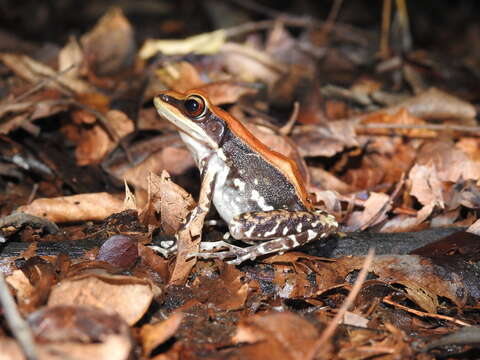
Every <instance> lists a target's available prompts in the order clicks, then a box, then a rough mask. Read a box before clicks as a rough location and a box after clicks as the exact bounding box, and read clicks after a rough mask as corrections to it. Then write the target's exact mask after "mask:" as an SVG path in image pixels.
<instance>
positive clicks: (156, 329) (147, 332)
mask: <svg viewBox="0 0 480 360" xmlns="http://www.w3.org/2000/svg"><path fill="white" fill-rule="evenodd" d="M182 320H183V314H182V313H181V312H176V313H173V314H172V315H170V316H169V317H168V318H167V319H166V320H164V321H159V322H157V323H154V324H146V325H144V326H142V328H141V329H140V341H141V343H142V348H143V354H144V355H145V356H147V357H149V356H150V355H151V353H152V351H153V350H155V348H156V347H158V346H159V345H161V344H163V343H164V342H165V341H167V340H168V339H169V338H170V337H172V336H173V335H174V334H175V332H176V331H177V329H178V327H179V326H180V323H181V322H182Z"/></svg>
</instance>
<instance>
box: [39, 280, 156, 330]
mask: <svg viewBox="0 0 480 360" xmlns="http://www.w3.org/2000/svg"><path fill="white" fill-rule="evenodd" d="M153 296H154V291H153V289H152V284H151V283H150V282H148V281H145V280H142V279H140V278H136V277H133V276H124V275H111V274H108V273H105V272H98V271H97V272H96V273H93V272H91V271H90V273H88V272H87V273H85V274H80V275H77V276H73V277H70V278H66V279H64V280H62V281H61V282H60V283H58V285H57V286H56V287H54V288H53V289H52V292H51V293H50V297H49V299H48V306H56V305H88V306H95V307H97V308H100V309H104V310H106V311H115V312H117V313H118V314H119V315H120V316H121V317H122V318H123V319H124V320H125V321H126V322H127V324H129V325H133V324H135V323H136V322H137V321H138V320H140V318H141V317H142V316H143V315H144V314H145V312H146V311H147V310H148V308H149V306H150V303H151V302H152V300H153Z"/></svg>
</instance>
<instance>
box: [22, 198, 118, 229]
mask: <svg viewBox="0 0 480 360" xmlns="http://www.w3.org/2000/svg"><path fill="white" fill-rule="evenodd" d="M123 205H124V204H123V201H122V200H121V199H119V198H117V197H115V196H113V195H111V194H108V193H93V194H80V195H72V196H60V197H56V198H41V199H36V200H34V201H32V202H31V203H30V204H28V205H24V206H20V207H18V209H17V211H20V212H24V213H27V214H31V215H35V216H39V217H44V218H47V219H48V220H50V221H53V222H56V223H62V222H74V221H85V220H103V219H105V218H106V217H108V216H110V215H112V214H115V213H117V212H121V211H123V210H125V209H124V208H123Z"/></svg>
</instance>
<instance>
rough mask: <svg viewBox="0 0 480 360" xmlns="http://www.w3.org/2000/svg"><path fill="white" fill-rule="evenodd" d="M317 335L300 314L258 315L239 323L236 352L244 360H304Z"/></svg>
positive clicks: (314, 329)
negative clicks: (245, 344)
mask: <svg viewBox="0 0 480 360" xmlns="http://www.w3.org/2000/svg"><path fill="white" fill-rule="evenodd" d="M317 338H318V331H317V329H316V328H315V327H314V326H313V325H312V324H310V323H309V322H308V321H307V320H305V319H303V318H302V317H301V316H299V315H296V314H293V313H289V312H284V313H271V314H267V315H256V316H252V317H249V318H246V319H244V320H242V321H240V323H239V324H238V327H237V332H236V334H235V336H234V337H233V339H232V340H233V342H234V343H235V344H241V343H248V344H250V345H248V346H241V347H239V348H238V349H237V350H236V351H235V353H236V354H238V356H240V357H241V358H245V359H272V360H273V359H276V360H287V359H288V360H303V359H306V356H307V354H309V351H310V350H311V348H312V346H313V345H314V343H315V340H317Z"/></svg>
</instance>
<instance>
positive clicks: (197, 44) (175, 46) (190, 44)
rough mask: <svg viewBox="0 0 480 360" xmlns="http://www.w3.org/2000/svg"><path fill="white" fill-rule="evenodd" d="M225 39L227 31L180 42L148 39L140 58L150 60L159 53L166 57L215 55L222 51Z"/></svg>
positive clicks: (197, 36) (140, 52)
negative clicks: (193, 54) (189, 54)
mask: <svg viewBox="0 0 480 360" xmlns="http://www.w3.org/2000/svg"><path fill="white" fill-rule="evenodd" d="M225 38H226V34H225V30H216V31H212V32H208V33H203V34H200V35H195V36H191V37H188V38H186V39H180V40H170V39H168V40H156V39H147V41H145V44H143V46H142V48H141V49H140V51H139V56H140V57H141V58H142V59H148V58H150V57H152V56H154V55H155V54H157V53H159V52H160V53H162V54H165V55H181V54H188V53H197V54H215V53H217V52H218V51H219V50H220V48H221V46H222V45H223V43H224V42H225Z"/></svg>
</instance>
